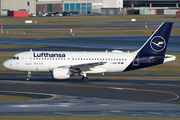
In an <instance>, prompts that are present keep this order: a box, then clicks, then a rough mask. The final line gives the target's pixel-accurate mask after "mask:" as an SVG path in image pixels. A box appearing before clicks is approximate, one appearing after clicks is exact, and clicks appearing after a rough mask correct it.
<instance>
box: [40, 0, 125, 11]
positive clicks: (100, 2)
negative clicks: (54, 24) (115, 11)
mask: <svg viewBox="0 0 180 120" xmlns="http://www.w3.org/2000/svg"><path fill="white" fill-rule="evenodd" d="M36 4H37V7H36V11H41V12H53V13H54V12H63V11H77V12H79V13H80V14H88V13H94V12H96V13H100V12H101V8H123V0H37V3H36Z"/></svg>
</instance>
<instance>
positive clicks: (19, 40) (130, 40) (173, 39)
mask: <svg viewBox="0 0 180 120" xmlns="http://www.w3.org/2000/svg"><path fill="white" fill-rule="evenodd" d="M149 37H150V36H147V35H145V36H99V37H98V36H95V37H88V36H85V37H3V38H0V43H4V44H25V45H45V46H53V47H54V46H55V48H57V49H56V50H62V51H71V50H72V51H74V50H80V51H83V49H84V51H89V50H91V49H92V50H93V51H95V50H97V51H99V50H100V51H102V50H103V51H105V50H107V49H108V50H112V49H117V50H138V49H139V48H140V47H141V46H142V45H143V44H144V43H145V42H146V40H147V39H148V38H149ZM179 46H180V35H171V36H170V39H169V43H168V47H167V51H170V52H180V49H179ZM58 47H59V49H58ZM66 47H68V49H67V48H66ZM79 48H83V49H79ZM88 49H89V50H88ZM0 50H1V51H6V49H0ZM14 50H15V49H14ZM28 50H29V49H28ZM33 50H37V48H35V49H33ZM46 50H50V49H46ZM51 50H52V49H51ZM54 50H55V49H54ZM15 51H16V50H15Z"/></svg>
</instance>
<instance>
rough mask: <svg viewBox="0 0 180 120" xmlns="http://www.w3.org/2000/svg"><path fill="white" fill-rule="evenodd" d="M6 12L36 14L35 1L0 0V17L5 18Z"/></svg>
mask: <svg viewBox="0 0 180 120" xmlns="http://www.w3.org/2000/svg"><path fill="white" fill-rule="evenodd" d="M8 11H29V13H36V0H0V15H1V16H6V15H7V12H8Z"/></svg>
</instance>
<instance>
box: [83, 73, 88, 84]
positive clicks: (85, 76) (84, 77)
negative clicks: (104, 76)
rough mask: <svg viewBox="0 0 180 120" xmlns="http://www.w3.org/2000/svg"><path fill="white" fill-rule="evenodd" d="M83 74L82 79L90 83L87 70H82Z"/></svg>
mask: <svg viewBox="0 0 180 120" xmlns="http://www.w3.org/2000/svg"><path fill="white" fill-rule="evenodd" d="M81 75H83V77H82V81H83V82H84V83H88V82H89V79H88V77H87V74H86V73H85V72H82V73H81Z"/></svg>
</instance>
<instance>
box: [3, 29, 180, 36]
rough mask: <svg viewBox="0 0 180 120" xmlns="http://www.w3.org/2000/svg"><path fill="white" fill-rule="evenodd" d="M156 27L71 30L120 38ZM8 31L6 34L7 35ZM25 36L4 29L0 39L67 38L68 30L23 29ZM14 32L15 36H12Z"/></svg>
mask: <svg viewBox="0 0 180 120" xmlns="http://www.w3.org/2000/svg"><path fill="white" fill-rule="evenodd" d="M156 29H157V27H149V29H148V30H147V29H145V27H120V28H113V27H109V28H73V33H74V35H75V36H120V35H145V34H144V32H154V31H155V30H156ZM7 30H8V32H9V33H8V34H7ZM23 30H25V33H26V34H21V29H4V34H2V35H1V34H0V37H55V36H58V37H60V36H67V33H69V28H49V29H36V28H35V29H23ZM14 31H15V34H14ZM179 31H180V27H173V28H172V32H171V35H178V34H179Z"/></svg>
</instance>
